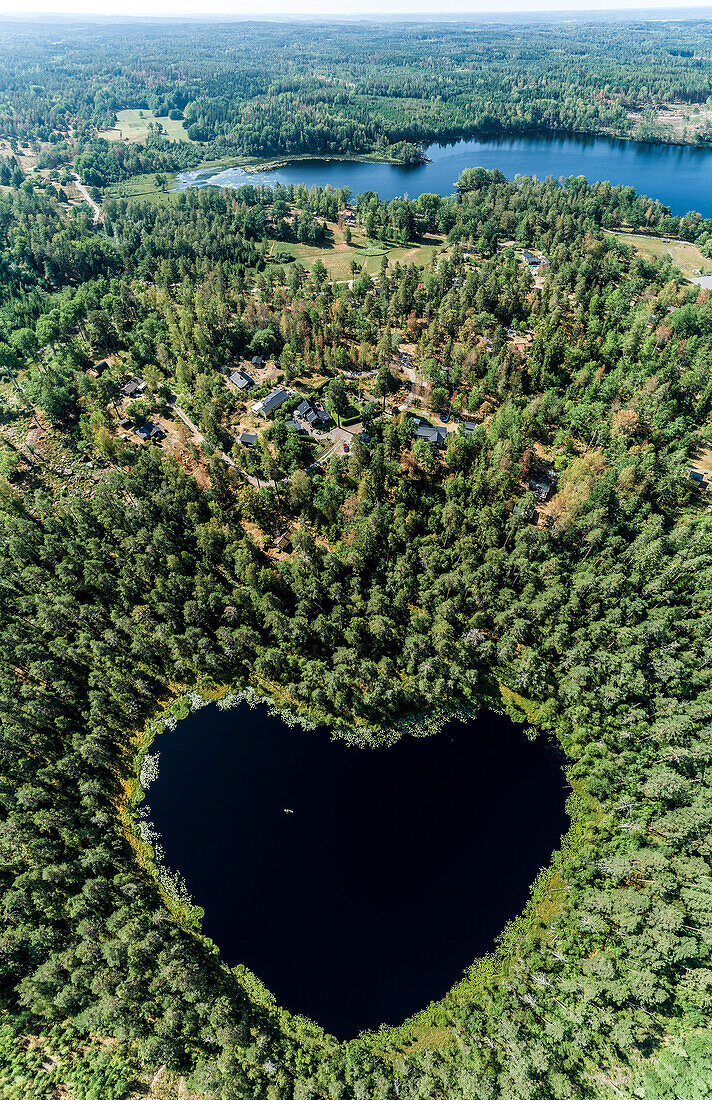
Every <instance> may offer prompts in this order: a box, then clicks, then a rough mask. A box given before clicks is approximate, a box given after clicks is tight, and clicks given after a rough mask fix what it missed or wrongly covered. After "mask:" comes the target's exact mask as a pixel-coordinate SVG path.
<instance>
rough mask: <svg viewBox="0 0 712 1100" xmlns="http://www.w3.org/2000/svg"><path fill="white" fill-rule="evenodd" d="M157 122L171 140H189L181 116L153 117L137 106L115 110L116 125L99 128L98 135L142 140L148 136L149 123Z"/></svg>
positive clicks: (127, 139) (109, 137) (120, 139)
mask: <svg viewBox="0 0 712 1100" xmlns="http://www.w3.org/2000/svg"><path fill="white" fill-rule="evenodd" d="M157 122H159V123H160V124H161V126H162V127H163V130H164V131H165V133H166V135H167V137H169V138H170V139H171V141H190V138H189V137H188V134H187V132H186V131H185V130H184V129H183V119H182V118H154V117H153V115H152V114H151V112H150V111H148V110H143V111H141V110H139V109H138V108H135V109H133V108H132V109H131V110H128V111H117V112H116V126H114V128H113V129H111V130H100V131H99V137H103V138H108V139H112V138H113V139H114V140H117V139H118V140H119V141H122V140H123V141H136V142H144V141H145V140H146V138H147V137H148V127H149V123H153V124H154V125H155V123H157Z"/></svg>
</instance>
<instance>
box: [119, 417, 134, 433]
mask: <svg viewBox="0 0 712 1100" xmlns="http://www.w3.org/2000/svg"><path fill="white" fill-rule="evenodd" d="M131 424H132V420H131V419H130V417H128V416H125V417H124V419H123V420H120V421H119V427H120V428H121V430H122V431H123V432H127V431H128V430H129V428H130V427H131Z"/></svg>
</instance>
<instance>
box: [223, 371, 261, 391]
mask: <svg viewBox="0 0 712 1100" xmlns="http://www.w3.org/2000/svg"><path fill="white" fill-rule="evenodd" d="M228 382H232V384H233V386H235V387H236V389H238V390H249V389H251V388H252V386H254V384H255V380H254V378H251V377H250V375H249V374H247V372H246V371H244V370H236V371H233V372H232V374H231V375H230V377H229V378H228Z"/></svg>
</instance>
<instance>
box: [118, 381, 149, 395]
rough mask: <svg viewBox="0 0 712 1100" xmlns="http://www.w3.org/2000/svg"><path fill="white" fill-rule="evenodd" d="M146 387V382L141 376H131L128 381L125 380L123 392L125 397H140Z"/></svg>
mask: <svg viewBox="0 0 712 1100" xmlns="http://www.w3.org/2000/svg"><path fill="white" fill-rule="evenodd" d="M145 389H146V383H145V382H143V381H142V380H141V379H140V378H130V379H129V381H128V382H124V384H123V386H122V387H121V393H122V394H123V396H124V397H129V398H131V399H132V400H133V398H134V397H140V396H141V394H142V393H143V392H144V390H145Z"/></svg>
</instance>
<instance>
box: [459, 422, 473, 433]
mask: <svg viewBox="0 0 712 1100" xmlns="http://www.w3.org/2000/svg"><path fill="white" fill-rule="evenodd" d="M476 427H477V425H476V424H471V423H470V422H469V420H463V422H462V424H461V425H460V432H461V433H462V435H472V433H473V432H474V430H475V428H476Z"/></svg>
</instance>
